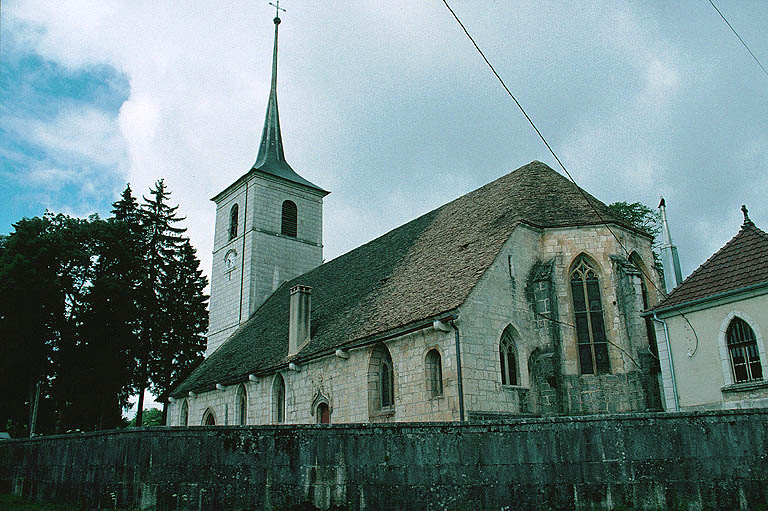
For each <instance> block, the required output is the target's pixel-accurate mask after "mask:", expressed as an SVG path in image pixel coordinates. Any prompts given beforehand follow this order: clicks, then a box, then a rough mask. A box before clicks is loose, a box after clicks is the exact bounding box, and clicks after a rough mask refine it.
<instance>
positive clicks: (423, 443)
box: [0, 409, 768, 511]
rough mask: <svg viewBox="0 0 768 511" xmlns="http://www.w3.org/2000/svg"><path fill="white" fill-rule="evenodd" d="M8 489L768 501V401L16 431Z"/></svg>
mask: <svg viewBox="0 0 768 511" xmlns="http://www.w3.org/2000/svg"><path fill="white" fill-rule="evenodd" d="M0 492H2V493H8V492H13V493H16V494H19V495H28V496H31V497H34V498H37V499H47V500H56V501H59V502H74V503H81V504H82V505H83V507H84V509H97V508H103V509H112V508H114V507H115V506H117V507H124V508H128V507H137V508H141V509H158V510H176V509H184V510H192V509H194V510H199V511H203V510H233V511H234V510H246V509H248V510H262V509H264V510H269V509H277V510H279V509H289V508H298V506H300V505H301V506H304V507H301V509H312V506H316V507H318V508H321V509H328V508H329V507H331V506H335V507H336V509H354V510H358V509H365V510H380V509H387V510H392V509H425V510H438V509H440V510H443V509H444V510H473V511H479V510H490V509H495V510H499V509H504V510H510V511H511V510H526V511H528V510H537V509H542V510H543V509H556V510H573V509H585V510H586V509H590V510H592V509H606V510H608V509H614V508H616V507H620V506H622V505H623V506H626V507H629V508H635V509H644V510H646V509H647V510H656V509H675V510H677V509H686V510H699V509H718V510H731V509H732V510H737V509H738V510H759V509H766V508H767V504H768V409H747V410H723V411H720V410H718V411H709V412H686V413H669V414H666V413H656V414H648V413H643V414H625V415H603V416H581V417H557V418H528V419H516V420H507V421H503V422H502V421H496V422H492V423H490V422H489V423H475V424H459V423H439V424H438V423H391V424H362V425H361V424H342V425H330V426H327V425H326V426H315V425H292V426H243V427H236V426H216V427H194V428H192V427H190V428H186V427H184V428H182V427H171V428H165V427H162V428H147V429H138V430H122V431H109V432H100V433H85V434H77V435H63V436H55V437H45V438H37V439H32V440H9V441H2V442H0Z"/></svg>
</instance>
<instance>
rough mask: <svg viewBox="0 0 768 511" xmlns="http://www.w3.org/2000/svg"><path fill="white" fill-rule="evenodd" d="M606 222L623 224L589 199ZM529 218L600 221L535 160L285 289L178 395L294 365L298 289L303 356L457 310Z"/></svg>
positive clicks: (541, 222) (556, 223) (547, 223)
mask: <svg viewBox="0 0 768 511" xmlns="http://www.w3.org/2000/svg"><path fill="white" fill-rule="evenodd" d="M589 197H590V199H591V201H592V202H593V204H594V206H595V207H596V208H597V210H598V211H599V212H600V216H602V218H603V219H605V220H606V221H608V222H612V223H615V224H619V225H623V226H624V227H626V228H629V229H630V230H633V229H632V228H631V226H628V225H626V224H625V223H624V222H623V220H621V219H620V218H618V217H616V216H615V215H613V214H612V213H611V211H610V210H609V209H608V207H607V206H606V205H605V204H603V203H602V202H600V201H598V200H597V199H595V198H593V197H591V196H589ZM521 222H524V223H526V224H529V225H532V226H534V227H540V228H547V227H566V226H577V225H595V224H601V223H602V221H601V219H600V217H598V215H597V214H596V213H595V211H594V210H593V209H592V208H591V207H590V206H589V204H587V202H586V200H585V199H584V197H583V196H582V194H581V193H580V191H579V189H578V188H577V187H576V186H575V185H574V184H573V183H571V182H570V181H569V180H568V179H566V178H565V177H563V176H561V175H560V174H559V173H557V172H555V171H554V170H552V169H551V168H549V167H548V166H547V165H545V164H544V163H541V162H538V161H534V162H531V163H529V164H528V165H525V166H523V167H521V168H519V169H517V170H515V171H514V172H511V173H509V174H507V175H505V176H503V177H501V178H499V179H497V180H496V181H493V182H492V183H489V184H487V185H485V186H483V187H481V188H479V189H477V190H475V191H473V192H470V193H468V194H466V195H464V196H462V197H459V198H458V199H456V200H454V201H452V202H450V203H448V204H446V205H444V206H441V207H440V208H438V209H436V210H434V211H431V212H429V213H427V214H425V215H423V216H420V217H419V218H416V219H415V220H412V221H411V222H408V223H407V224H405V225H402V226H400V227H398V228H397V229H394V230H393V231H390V232H388V233H387V234H384V235H383V236H381V237H379V238H377V239H375V240H373V241H371V242H369V243H367V244H365V245H363V246H361V247H359V248H357V249H355V250H352V251H351V252H348V253H347V254H344V255H342V256H340V257H338V258H336V259H334V260H332V261H329V262H327V263H325V264H323V265H321V266H319V267H317V268H315V269H314V270H311V271H309V272H307V273H305V274H303V275H301V276H299V277H297V278H295V279H293V280H291V281H290V282H286V283H284V284H283V285H282V286H280V287H279V288H278V289H277V290H276V291H275V292H274V293H273V294H272V296H270V297H269V298H268V299H267V301H266V302H265V303H264V304H263V305H262V306H261V307H260V308H259V309H258V310H257V311H256V312H255V313H254V314H253V315H252V316H251V318H250V319H249V320H248V321H247V322H246V323H245V324H244V325H242V326H241V327H240V328H239V329H238V330H237V331H236V332H235V333H234V334H233V335H232V336H231V337H230V338H229V339H228V340H227V341H226V342H225V343H224V344H223V345H222V346H221V347H219V348H218V349H217V350H216V351H215V352H214V353H212V354H211V355H210V356H209V357H208V358H207V359H206V360H205V361H203V363H202V364H201V365H200V366H199V367H198V368H197V369H196V370H195V371H194V372H193V373H192V374H191V375H190V376H189V377H188V378H187V379H186V380H185V381H184V382H183V383H182V384H181V385H179V386H178V387H177V388H176V389H174V391H172V393H171V395H176V396H178V395H183V394H185V393H186V392H188V391H190V390H201V389H207V388H211V387H213V386H214V385H215V384H216V383H228V382H234V381H238V380H242V379H244V378H245V377H246V375H248V374H251V373H256V374H259V373H268V372H270V371H272V370H274V369H275V368H276V367H277V366H279V365H281V364H285V363H286V362H287V361H288V358H287V353H288V314H289V309H288V304H289V293H290V288H291V287H293V286H295V285H297V284H302V285H305V286H311V287H312V305H311V339H312V340H311V341H310V342H309V343H308V344H307V345H306V346H305V347H304V348H303V349H302V350H301V352H300V353H299V354H298V355H297V356H296V360H298V361H300V360H305V359H307V358H311V357H313V356H317V355H320V354H324V353H329V354H330V353H333V351H334V350H335V349H336V348H338V347H340V346H342V345H354V344H355V343H356V342H361V340H364V339H370V338H371V336H376V335H380V334H382V333H384V332H387V331H390V330H393V329H396V328H398V327H402V326H406V325H409V324H412V323H414V322H417V321H420V320H424V319H427V318H430V317H433V316H435V315H438V314H441V313H443V312H448V311H452V310H454V309H456V308H458V307H459V306H460V305H461V304H462V303H463V302H464V301H465V300H466V298H467V296H468V294H469V292H470V291H471V290H472V288H473V287H474V286H475V284H476V283H477V281H478V279H479V278H480V276H481V275H482V274H483V273H484V272H485V270H486V269H487V268H488V266H489V265H490V264H491V263H492V262H493V260H494V259H495V257H496V255H497V254H498V252H499V251H500V250H501V247H502V245H503V244H504V242H505V241H506V240H507V239H508V238H509V236H510V235H511V234H512V231H513V229H514V228H515V227H516V226H517V225H518V224H519V223H521Z"/></svg>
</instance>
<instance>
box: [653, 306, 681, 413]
mask: <svg viewBox="0 0 768 511" xmlns="http://www.w3.org/2000/svg"><path fill="white" fill-rule="evenodd" d="M651 319H653V320H654V321H656V322H657V323H661V324H662V325H664V339H665V340H666V344H667V354H668V355H669V372H670V373H671V374H672V397H673V398H674V401H675V411H676V412H679V411H680V401H679V400H678V397H677V379H676V378H675V363H674V361H673V360H672V346H671V345H670V344H669V328H667V322H666V321H664V320H663V319H659V317H658V316H657V315H656V311H654V312H653V317H652V318H651Z"/></svg>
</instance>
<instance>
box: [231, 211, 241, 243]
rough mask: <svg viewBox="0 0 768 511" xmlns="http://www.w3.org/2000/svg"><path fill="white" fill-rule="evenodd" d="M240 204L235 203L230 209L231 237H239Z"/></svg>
mask: <svg viewBox="0 0 768 511" xmlns="http://www.w3.org/2000/svg"><path fill="white" fill-rule="evenodd" d="M238 210H239V208H238V206H237V204H235V205H234V206H232V209H230V210H229V239H235V238H237V220H238Z"/></svg>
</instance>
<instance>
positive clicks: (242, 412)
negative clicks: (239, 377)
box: [236, 384, 248, 426]
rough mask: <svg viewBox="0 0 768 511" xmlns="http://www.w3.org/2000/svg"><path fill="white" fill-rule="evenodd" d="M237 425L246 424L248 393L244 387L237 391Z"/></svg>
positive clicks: (241, 386)
mask: <svg viewBox="0 0 768 511" xmlns="http://www.w3.org/2000/svg"><path fill="white" fill-rule="evenodd" d="M236 404H237V424H238V425H240V426H245V425H246V424H247V423H248V393H247V392H246V390H245V385H242V384H241V385H240V387H238V389H237V403H236Z"/></svg>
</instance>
